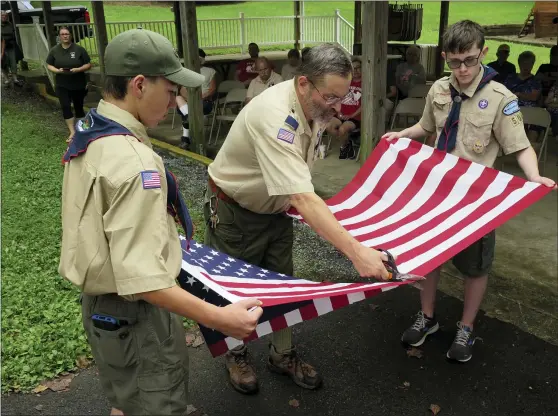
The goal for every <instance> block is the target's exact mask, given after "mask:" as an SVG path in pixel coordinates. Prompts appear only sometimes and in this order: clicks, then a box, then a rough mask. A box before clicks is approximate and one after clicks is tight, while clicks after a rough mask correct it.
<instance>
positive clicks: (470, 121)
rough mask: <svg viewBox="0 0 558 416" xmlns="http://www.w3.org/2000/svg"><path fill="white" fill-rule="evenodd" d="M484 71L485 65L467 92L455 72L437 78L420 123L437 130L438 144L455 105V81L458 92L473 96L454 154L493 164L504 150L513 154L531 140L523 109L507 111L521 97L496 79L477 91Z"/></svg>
mask: <svg viewBox="0 0 558 416" xmlns="http://www.w3.org/2000/svg"><path fill="white" fill-rule="evenodd" d="M483 74H484V69H483V68H481V71H480V73H479V75H478V76H477V77H476V78H475V79H474V80H473V82H472V84H471V85H470V86H469V87H468V88H467V89H465V90H463V91H461V90H460V88H459V85H458V83H457V80H456V79H455V77H454V76H453V74H452V75H450V76H449V77H444V78H441V79H439V80H438V81H436V82H435V83H434V85H432V88H431V89H430V91H429V92H428V96H427V97H426V107H425V109H424V113H423V115H422V118H421V119H420V121H419V124H420V125H421V127H422V128H423V129H424V130H426V131H428V132H432V133H433V132H436V136H437V137H436V146H437V144H438V140H439V138H440V133H441V132H442V129H443V128H444V124H445V122H446V119H447V118H448V115H449V112H450V109H451V106H452V105H453V102H452V99H451V93H450V83H451V85H453V87H454V88H455V89H456V90H457V91H459V92H463V93H464V94H466V95H467V96H468V97H470V98H468V99H467V100H464V101H463V102H462V103H461V112H460V114H459V129H458V131H457V140H456V144H455V149H454V150H453V151H452V152H451V154H453V155H456V156H458V157H461V158H463V159H468V160H471V161H473V162H476V163H479V164H482V165H485V166H488V167H492V166H493V165H494V161H495V160H496V157H497V156H498V152H499V150H500V149H502V150H503V152H504V153H505V154H510V153H514V152H517V151H519V150H523V149H526V148H527V147H529V146H530V143H529V140H528V139H527V135H526V134H525V130H524V128H523V117H522V116H521V112H516V113H514V114H511V115H506V114H505V113H504V108H505V107H506V105H508V104H509V103H511V102H512V101H516V100H517V96H515V95H514V94H513V93H512V92H510V91H509V90H508V89H507V88H506V87H504V86H503V85H502V84H500V83H498V82H496V81H490V82H489V83H488V84H487V85H485V87H484V88H483V89H481V90H480V91H479V92H477V93H476V94H474V93H475V90H476V89H477V86H478V85H479V83H480V81H481V79H482V77H483ZM473 94H474V95H473Z"/></svg>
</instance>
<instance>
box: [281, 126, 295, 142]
mask: <svg viewBox="0 0 558 416" xmlns="http://www.w3.org/2000/svg"><path fill="white" fill-rule="evenodd" d="M277 138H278V139H279V140H283V141H284V142H287V143H290V144H293V142H294V138H295V135H294V133H293V132H292V131H289V130H285V129H279V133H277Z"/></svg>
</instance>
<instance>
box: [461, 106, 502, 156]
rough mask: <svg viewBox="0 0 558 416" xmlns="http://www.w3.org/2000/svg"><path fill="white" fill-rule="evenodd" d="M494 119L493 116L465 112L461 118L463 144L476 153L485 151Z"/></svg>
mask: <svg viewBox="0 0 558 416" xmlns="http://www.w3.org/2000/svg"><path fill="white" fill-rule="evenodd" d="M493 121H494V119H493V118H492V117H487V116H480V115H479V114H477V113H470V114H465V115H464V116H463V117H462V118H461V120H460V123H463V125H462V126H460V129H463V131H462V132H461V134H460V135H459V136H460V138H461V141H462V142H463V145H464V146H465V147H466V148H467V149H469V150H471V151H473V152H474V153H477V154H482V153H484V152H485V150H486V148H487V146H488V144H489V143H490V137H491V136H492V125H493Z"/></svg>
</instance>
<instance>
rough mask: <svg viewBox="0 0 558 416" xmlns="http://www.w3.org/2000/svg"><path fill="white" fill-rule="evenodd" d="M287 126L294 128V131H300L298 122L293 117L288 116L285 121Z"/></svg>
mask: <svg viewBox="0 0 558 416" xmlns="http://www.w3.org/2000/svg"><path fill="white" fill-rule="evenodd" d="M285 124H286V125H287V126H289V127H290V128H292V129H293V130H294V131H296V129H298V121H296V119H295V118H294V117H293V116H290V115H289V116H287V118H286V119H285Z"/></svg>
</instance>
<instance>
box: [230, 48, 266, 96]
mask: <svg viewBox="0 0 558 416" xmlns="http://www.w3.org/2000/svg"><path fill="white" fill-rule="evenodd" d="M248 53H249V54H250V58H248V59H244V60H243V61H240V62H239V63H238V65H237V66H236V72H235V79H236V80H237V81H240V82H242V83H244V85H245V86H246V87H247V86H248V85H250V82H251V81H252V80H253V79H254V78H256V77H257V76H258V73H257V72H256V59H257V58H258V56H259V54H260V48H259V47H258V45H257V44H255V43H251V44H249V45H248Z"/></svg>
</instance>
